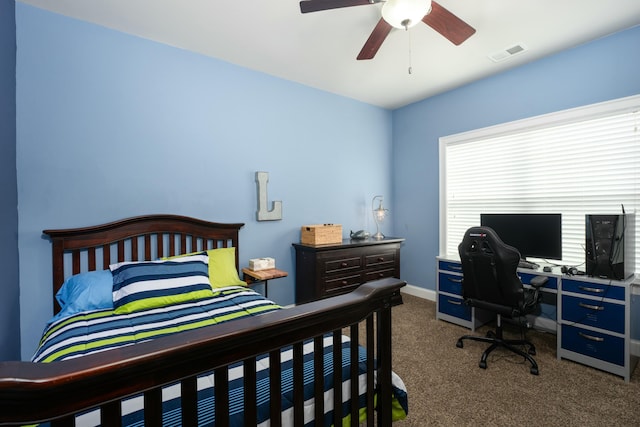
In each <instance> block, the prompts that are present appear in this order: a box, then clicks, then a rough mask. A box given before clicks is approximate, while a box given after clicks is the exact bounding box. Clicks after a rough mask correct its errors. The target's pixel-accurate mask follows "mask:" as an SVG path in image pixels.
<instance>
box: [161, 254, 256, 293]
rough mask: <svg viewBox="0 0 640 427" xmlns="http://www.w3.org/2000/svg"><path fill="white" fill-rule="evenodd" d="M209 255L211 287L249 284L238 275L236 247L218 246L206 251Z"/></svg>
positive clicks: (176, 256)
mask: <svg viewBox="0 0 640 427" xmlns="http://www.w3.org/2000/svg"><path fill="white" fill-rule="evenodd" d="M205 252H206V254H207V257H209V283H211V288H213V289H216V288H224V287H225V286H238V285H240V286H247V284H246V283H245V282H243V281H242V280H240V277H238V270H236V248H235V247H233V246H232V247H230V248H218V249H209V250H207V251H205ZM205 252H192V253H188V254H183V255H175V256H171V257H167V258H163V259H173V258H179V257H184V256H191V255H196V254H202V253H205Z"/></svg>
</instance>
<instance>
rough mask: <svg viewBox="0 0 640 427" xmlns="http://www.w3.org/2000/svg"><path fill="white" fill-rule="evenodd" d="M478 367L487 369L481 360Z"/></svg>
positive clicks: (485, 363)
mask: <svg viewBox="0 0 640 427" xmlns="http://www.w3.org/2000/svg"><path fill="white" fill-rule="evenodd" d="M478 366H479V367H481V368H482V369H487V362H485V361H484V360H481V361H480V363H478Z"/></svg>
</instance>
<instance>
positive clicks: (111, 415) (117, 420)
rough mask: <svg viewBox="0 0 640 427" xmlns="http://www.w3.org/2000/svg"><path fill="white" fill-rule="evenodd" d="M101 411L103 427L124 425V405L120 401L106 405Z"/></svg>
mask: <svg viewBox="0 0 640 427" xmlns="http://www.w3.org/2000/svg"><path fill="white" fill-rule="evenodd" d="M101 409H102V410H101V414H100V421H101V423H102V425H103V426H120V425H122V404H121V403H120V401H117V400H116V401H114V402H109V403H105V404H104V405H102V408H101Z"/></svg>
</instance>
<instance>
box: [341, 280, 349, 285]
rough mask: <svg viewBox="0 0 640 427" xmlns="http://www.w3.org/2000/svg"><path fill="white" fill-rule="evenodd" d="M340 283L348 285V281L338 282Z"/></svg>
mask: <svg viewBox="0 0 640 427" xmlns="http://www.w3.org/2000/svg"><path fill="white" fill-rule="evenodd" d="M340 283H341V284H343V285H345V286H346V285H348V284H349V281H348V280H343V281H342V282H340Z"/></svg>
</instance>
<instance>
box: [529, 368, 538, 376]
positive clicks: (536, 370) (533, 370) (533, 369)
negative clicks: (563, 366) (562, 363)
mask: <svg viewBox="0 0 640 427" xmlns="http://www.w3.org/2000/svg"><path fill="white" fill-rule="evenodd" d="M530 372H531V375H538V373H539V372H538V368H534V367H532V368H531V371H530Z"/></svg>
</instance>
